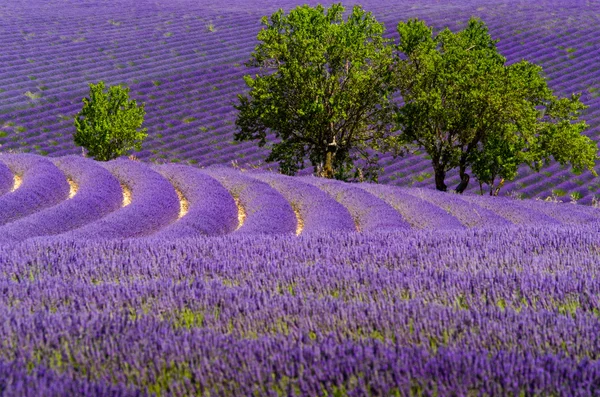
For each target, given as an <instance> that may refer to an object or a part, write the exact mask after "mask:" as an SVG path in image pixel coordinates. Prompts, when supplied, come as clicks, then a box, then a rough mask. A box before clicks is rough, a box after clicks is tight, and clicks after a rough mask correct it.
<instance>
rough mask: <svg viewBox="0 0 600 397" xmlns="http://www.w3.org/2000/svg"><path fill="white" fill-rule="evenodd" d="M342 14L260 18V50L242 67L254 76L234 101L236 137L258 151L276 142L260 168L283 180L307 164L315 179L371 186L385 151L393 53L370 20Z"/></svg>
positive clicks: (336, 9)
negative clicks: (273, 168)
mask: <svg viewBox="0 0 600 397" xmlns="http://www.w3.org/2000/svg"><path fill="white" fill-rule="evenodd" d="M343 12H344V7H342V5H341V4H333V5H332V6H331V7H330V8H329V9H328V10H325V9H324V8H323V7H322V6H321V5H318V6H317V7H316V8H312V7H309V6H307V5H304V6H299V7H296V8H295V9H293V10H292V11H290V13H289V15H284V13H283V10H281V9H280V10H279V11H277V12H275V13H274V14H273V15H272V16H271V18H270V21H269V19H267V17H266V16H265V17H263V18H262V24H263V25H265V26H266V28H264V29H262V30H261V31H260V32H259V33H258V40H259V41H261V43H260V44H259V45H258V46H257V47H256V48H255V51H254V52H253V53H252V59H251V60H250V61H249V62H248V63H246V65H247V66H250V67H260V74H257V75H256V77H255V78H252V77H251V76H249V75H247V76H244V80H245V82H246V84H247V85H248V87H249V88H250V92H249V94H248V95H241V94H240V95H238V99H239V104H237V105H235V108H236V109H237V110H238V111H239V113H238V117H237V120H236V126H237V128H238V132H236V133H235V135H234V137H235V140H238V141H243V140H258V145H259V146H261V147H262V146H264V145H265V144H266V143H267V137H268V136H269V138H271V137H272V136H273V135H274V137H275V138H279V140H278V141H277V140H271V139H269V144H270V146H271V153H270V154H269V156H268V157H267V159H266V161H268V162H271V161H278V162H279V168H280V171H281V172H282V173H284V174H288V175H294V174H295V173H296V172H297V171H298V170H299V169H302V168H304V162H305V160H306V159H307V158H308V159H309V160H310V162H311V163H312V165H313V167H314V171H315V174H316V175H320V176H324V177H327V178H334V177H335V178H338V179H345V178H346V177H348V176H349V175H351V174H352V172H354V175H355V176H359V177H360V176H362V177H364V178H365V179H371V180H374V179H376V177H377V173H378V171H379V169H378V166H377V152H378V151H387V150H390V149H391V147H390V146H389V143H390V137H391V135H392V132H393V128H394V122H393V115H394V112H393V107H392V105H391V102H390V97H391V95H392V93H393V92H394V90H397V89H396V88H394V73H393V67H392V65H393V62H394V57H393V54H392V51H393V49H392V47H391V46H388V45H386V43H387V42H388V41H389V40H387V39H384V38H383V36H382V34H383V32H384V27H383V25H382V24H380V23H378V22H377V21H376V20H375V18H374V17H373V16H372V15H371V13H368V12H365V11H363V10H362V9H361V7H359V6H355V7H354V8H353V10H352V13H351V14H350V15H349V16H348V19H347V21H344V20H343V19H342V13H343ZM271 134H273V135H271ZM359 159H360V160H361V161H362V167H361V168H359V167H357V166H356V165H355V161H357V160H359ZM361 174H362V175H361Z"/></svg>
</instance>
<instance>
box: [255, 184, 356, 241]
mask: <svg viewBox="0 0 600 397" xmlns="http://www.w3.org/2000/svg"><path fill="white" fill-rule="evenodd" d="M251 176H252V177H253V178H255V179H259V180H261V181H263V182H266V183H268V184H269V185H271V187H273V188H274V189H276V190H277V191H278V192H279V193H280V194H281V195H282V196H283V197H285V199H286V200H287V201H288V202H289V203H290V204H291V205H292V207H293V208H294V210H295V211H297V214H298V215H297V216H298V217H299V218H300V220H301V222H302V230H301V232H302V233H310V232H330V231H336V230H337V231H355V230H356V226H355V225H354V221H353V219H352V216H351V215H350V213H349V212H348V210H347V209H346V208H345V207H344V206H343V205H341V204H340V203H338V202H337V201H335V200H334V199H333V198H331V197H330V196H329V195H328V194H327V193H325V192H323V191H322V190H321V189H319V188H317V187H315V186H313V185H311V184H308V183H305V182H302V181H301V180H300V179H299V178H293V177H288V176H284V175H280V174H275V173H252V174H251Z"/></svg>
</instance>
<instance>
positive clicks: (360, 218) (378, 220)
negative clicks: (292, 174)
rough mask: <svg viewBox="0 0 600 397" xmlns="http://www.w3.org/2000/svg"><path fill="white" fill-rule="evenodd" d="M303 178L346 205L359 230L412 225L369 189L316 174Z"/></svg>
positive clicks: (397, 227) (398, 227)
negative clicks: (316, 175) (369, 191)
mask: <svg viewBox="0 0 600 397" xmlns="http://www.w3.org/2000/svg"><path fill="white" fill-rule="evenodd" d="M301 180H302V181H304V182H308V183H310V184H313V185H315V186H317V187H319V188H320V189H321V190H323V191H325V192H327V193H328V194H329V195H330V196H331V197H333V198H334V199H335V200H336V201H338V202H339V203H340V204H342V205H343V206H344V207H346V208H347V209H348V211H349V212H350V214H351V215H352V218H353V219H354V222H355V224H356V229H357V230H358V231H375V230H378V231H386V230H395V229H405V228H409V227H410V224H409V223H407V222H406V221H405V220H404V219H402V216H400V214H399V213H398V211H396V210H395V209H394V208H392V207H391V206H390V205H389V204H387V203H386V202H385V201H383V200H381V199H380V198H378V197H377V196H374V195H372V194H370V193H368V192H367V191H364V190H362V189H359V188H357V187H354V186H352V185H349V184H344V183H341V182H338V181H331V180H327V179H325V178H317V177H314V176H310V177H302V178H301Z"/></svg>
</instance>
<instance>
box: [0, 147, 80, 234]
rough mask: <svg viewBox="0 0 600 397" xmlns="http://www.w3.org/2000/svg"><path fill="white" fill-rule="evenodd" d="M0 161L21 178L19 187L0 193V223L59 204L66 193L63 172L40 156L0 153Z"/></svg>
mask: <svg viewBox="0 0 600 397" xmlns="http://www.w3.org/2000/svg"><path fill="white" fill-rule="evenodd" d="M0 162H2V163H4V164H5V165H6V166H8V167H9V168H10V169H11V171H12V173H13V174H14V175H17V176H18V177H19V178H21V181H22V182H21V184H20V186H19V187H18V189H16V190H14V191H13V192H10V193H7V194H4V195H2V196H0V225H4V224H6V223H7V222H12V221H15V220H17V219H19V218H22V217H24V216H27V215H29V214H32V213H34V212H36V211H39V210H41V209H43V208H46V207H50V206H52V205H55V204H58V203H59V202H61V201H63V200H65V199H66V198H67V197H68V195H69V184H68V182H67V179H66V178H65V174H64V173H63V172H62V171H61V170H60V169H58V168H57V167H56V166H55V165H54V164H52V162H50V161H49V160H47V159H45V158H43V157H41V156H36V155H30V154H6V153H0Z"/></svg>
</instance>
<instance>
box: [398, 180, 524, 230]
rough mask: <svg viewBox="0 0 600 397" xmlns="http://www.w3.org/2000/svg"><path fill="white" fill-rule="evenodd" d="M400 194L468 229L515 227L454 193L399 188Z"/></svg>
mask: <svg viewBox="0 0 600 397" xmlns="http://www.w3.org/2000/svg"><path fill="white" fill-rule="evenodd" d="M399 190H400V192H402V193H405V194H408V195H411V196H414V197H418V198H420V199H423V200H425V201H428V202H430V203H431V204H433V205H435V206H437V207H439V208H440V209H442V210H444V211H446V212H447V213H448V214H450V215H452V216H454V217H456V218H457V219H458V220H459V221H460V222H461V223H462V224H463V225H465V226H466V227H476V228H482V227H485V228H489V227H503V226H509V225H513V223H511V222H510V221H508V220H507V219H505V218H503V217H501V216H499V215H497V214H495V213H493V212H492V211H490V210H488V209H486V208H483V207H481V206H479V205H477V204H475V203H471V202H468V201H465V200H462V199H461V198H460V197H459V196H458V195H457V194H453V193H452V192H439V191H437V190H432V189H407V188H399Z"/></svg>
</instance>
